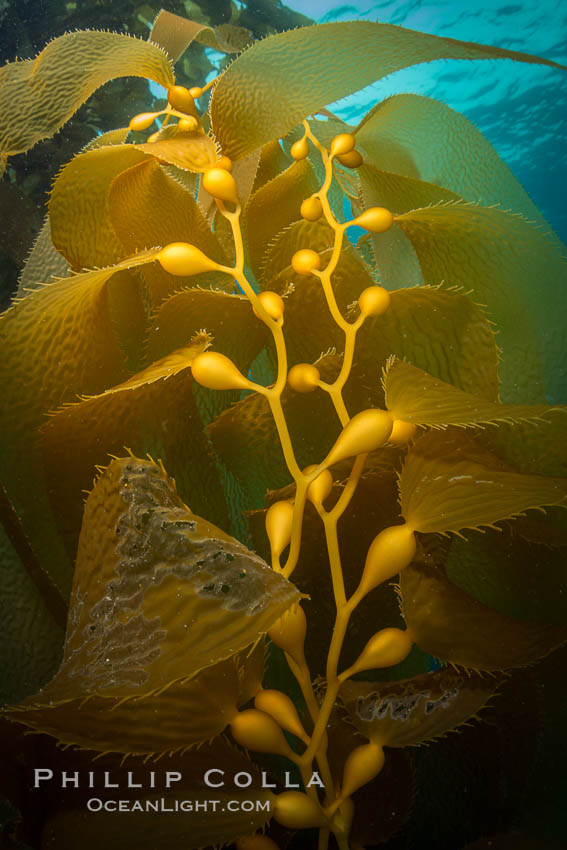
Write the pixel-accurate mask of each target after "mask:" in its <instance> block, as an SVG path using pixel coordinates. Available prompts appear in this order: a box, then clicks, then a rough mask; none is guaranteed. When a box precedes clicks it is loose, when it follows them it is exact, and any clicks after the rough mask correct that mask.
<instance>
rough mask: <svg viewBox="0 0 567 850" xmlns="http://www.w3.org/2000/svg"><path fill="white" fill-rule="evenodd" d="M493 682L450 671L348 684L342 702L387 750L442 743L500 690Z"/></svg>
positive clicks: (367, 735) (362, 731) (362, 730)
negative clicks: (450, 732)
mask: <svg viewBox="0 0 567 850" xmlns="http://www.w3.org/2000/svg"><path fill="white" fill-rule="evenodd" d="M498 684H499V682H498V680H497V679H495V678H494V677H490V678H488V677H487V678H483V677H482V676H479V675H478V674H477V675H475V674H472V673H467V675H466V676H465V675H463V674H462V673H458V672H455V671H454V670H450V669H441V670H437V671H435V672H434V673H424V674H422V675H421V676H416V677H414V678H413V679H404V680H402V681H400V682H383V683H380V682H345V684H344V685H343V686H342V688H341V700H342V702H343V703H344V705H345V708H346V710H347V712H348V716H349V718H350V720H351V721H352V723H353V724H354V725H355V727H356V729H357V730H358V731H359V732H360V734H361V735H364V737H365V738H368V739H369V740H370V741H374V742H375V743H379V744H382V745H384V746H387V747H410V746H415V745H416V744H421V743H423V742H424V741H430V740H432V739H433V738H438V737H439V736H440V735H444V734H446V733H447V732H449V731H451V730H452V729H456V728H457V727H458V726H460V725H461V724H462V723H465V722H466V721H467V720H468V719H469V718H471V717H472V716H473V715H475V714H476V713H477V711H479V710H480V709H481V708H482V707H483V706H484V705H486V703H487V702H488V700H489V699H490V697H491V696H492V695H493V694H494V692H495V690H496V688H497V687H498Z"/></svg>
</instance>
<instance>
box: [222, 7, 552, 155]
mask: <svg viewBox="0 0 567 850" xmlns="http://www.w3.org/2000/svg"><path fill="white" fill-rule="evenodd" d="M498 58H501V59H516V60H517V61H520V62H531V63H538V64H543V65H550V66H551V67H555V68H562V67H563V66H561V65H558V64H557V63H556V62H552V61H551V60H548V59H540V58H538V57H536V56H530V55H528V54H526V53H517V52H515V51H511V50H502V49H501V48H498V47H490V46H487V45H482V44H473V43H471V42H466V41H456V40H455V39H452V38H439V37H437V36H434V35H426V34H425V33H421V32H415V31H414V30H408V29H403V28H402V27H398V26H394V25H392V24H377V23H371V22H369V21H346V22H341V23H331V24H318V25H317V26H314V27H302V28H301V29H296V30H291V31H289V32H283V33H278V34H277V35H272V36H269V37H268V38H265V39H264V40H263V41H259V42H257V43H256V44H254V45H253V46H252V47H251V48H250V49H249V50H247V51H245V52H244V53H243V54H242V55H241V56H240V57H239V58H238V59H237V60H236V61H235V62H233V63H232V65H231V66H230V67H229V68H228V70H227V71H225V73H224V74H223V76H222V78H221V79H220V81H219V83H218V84H217V86H216V87H215V90H214V93H213V97H212V101H211V119H212V126H213V130H214V133H215V136H216V137H217V139H218V140H219V141H220V143H221V145H222V148H223V153H226V154H227V156H230V157H231V158H232V159H238V158H239V157H241V156H245V155H246V154H247V153H249V152H250V151H252V150H254V148H257V147H259V146H260V145H263V144H265V143H266V142H269V141H271V140H272V139H275V138H277V137H278V136H284V135H285V134H286V133H288V132H289V131H290V130H291V129H292V127H294V126H295V125H296V124H298V123H299V122H300V121H301V120H302V119H303V118H305V117H306V116H307V115H310V114H311V113H313V112H316V111H317V110H318V109H320V108H321V107H322V106H325V105H326V104H327V103H331V102H332V101H334V100H338V99H339V98H341V97H345V96H346V95H347V94H352V93H353V92H355V91H358V90H359V89H361V88H363V87H364V86H367V85H369V84H370V83H373V82H374V81H375V80H378V79H380V78H381V77H384V76H386V75H387V74H391V73H392V72H393V71H397V70H399V69H400V68H406V67H408V66H409V65H415V64H418V63H420V62H431V61H433V60H434V59H498ZM274 92H277V100H278V104H277V109H274Z"/></svg>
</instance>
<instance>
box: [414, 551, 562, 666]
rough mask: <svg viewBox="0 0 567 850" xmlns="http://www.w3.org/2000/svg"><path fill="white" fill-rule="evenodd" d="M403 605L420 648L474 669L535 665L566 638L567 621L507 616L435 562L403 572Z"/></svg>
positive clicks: (415, 563)
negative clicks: (462, 586)
mask: <svg viewBox="0 0 567 850" xmlns="http://www.w3.org/2000/svg"><path fill="white" fill-rule="evenodd" d="M400 591H401V607H402V613H403V615H404V619H405V621H406V623H407V627H408V629H411V632H412V635H413V637H414V639H415V642H416V643H417V645H418V646H419V647H421V649H423V650H425V651H426V652H429V653H430V654H431V655H433V656H435V657H436V658H440V659H442V660H443V661H449V662H452V663H453V664H457V665H459V666H463V667H467V668H471V669H473V670H486V671H494V670H506V669H511V668H515V667H524V666H526V665H528V664H533V663H534V662H536V661H539V660H540V658H544V657H545V656H546V655H549V653H550V652H553V650H554V649H557V647H559V646H561V645H562V644H563V643H564V642H565V641H566V640H567V629H566V628H565V626H564V625H562V626H553V625H547V624H545V623H534V622H531V621H525V620H519V619H516V618H514V617H508V616H505V615H504V614H501V613H500V612H499V611H494V610H493V609H492V608H489V607H488V606H487V605H483V604H482V602H479V601H478V600H477V599H475V598H474V597H472V596H469V594H468V593H465V592H464V591H463V590H461V589H460V588H459V587H457V586H456V585H454V584H453V583H452V582H451V581H449V579H448V578H447V576H446V575H445V574H444V573H443V572H442V570H441V569H440V568H439V567H437V566H436V565H435V564H433V563H418V562H414V563H413V564H411V565H410V566H409V567H407V569H405V570H402V572H401V574H400Z"/></svg>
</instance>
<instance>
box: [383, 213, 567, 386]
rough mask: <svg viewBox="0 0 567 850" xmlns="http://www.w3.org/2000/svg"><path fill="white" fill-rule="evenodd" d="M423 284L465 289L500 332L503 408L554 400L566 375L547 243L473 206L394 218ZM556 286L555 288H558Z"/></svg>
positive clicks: (562, 304)
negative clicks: (416, 259) (407, 241)
mask: <svg viewBox="0 0 567 850" xmlns="http://www.w3.org/2000/svg"><path fill="white" fill-rule="evenodd" d="M396 224H397V225H398V226H399V227H400V228H401V229H402V230H403V231H404V233H405V234H406V235H407V236H408V237H409V239H410V240H411V242H412V244H413V246H414V248H415V250H416V253H417V255H418V257H419V262H420V265H421V268H422V271H423V278H424V281H425V283H435V284H436V283H439V282H440V281H442V280H444V281H445V282H446V283H449V284H452V285H457V286H463V287H465V288H466V289H467V290H471V294H472V297H473V298H474V299H475V300H478V301H479V302H481V303H482V304H484V305H486V307H487V309H488V311H489V313H490V316H491V318H492V319H493V320H494V321H495V323H496V326H497V328H498V330H499V331H500V334H499V337H498V343H499V345H500V346H501V348H502V350H503V359H502V362H501V363H500V370H499V371H500V376H501V381H502V385H501V392H502V396H503V398H504V400H505V401H510V402H515V401H522V402H532V403H537V402H541V401H542V400H544V399H545V398H546V393H547V395H548V397H550V398H551V399H553V400H555V399H557V400H558V401H559V400H560V399H561V396H562V395H563V394H564V387H563V382H564V375H565V371H566V370H567V362H566V357H567V355H566V353H565V350H564V349H565V346H564V345H563V335H562V325H563V316H565V314H566V311H567V289H566V287H565V286H563V285H561V283H562V281H564V279H565V275H566V271H567V265H566V263H565V260H564V258H563V256H562V254H561V252H560V250H559V249H558V247H557V245H556V243H555V241H553V240H550V239H548V238H547V237H546V236H545V234H544V233H542V231H541V230H539V229H538V228H536V227H534V226H533V225H531V224H530V223H529V222H527V221H525V220H524V219H522V218H521V217H519V216H517V215H512V214H510V213H507V212H505V211H503V210H499V209H494V208H492V207H480V206H475V205H473V204H447V205H442V206H437V207H428V208H426V209H416V210H413V211H412V212H408V213H405V214H404V215H401V216H398V217H397V219H396ZM560 282H561V283H560Z"/></svg>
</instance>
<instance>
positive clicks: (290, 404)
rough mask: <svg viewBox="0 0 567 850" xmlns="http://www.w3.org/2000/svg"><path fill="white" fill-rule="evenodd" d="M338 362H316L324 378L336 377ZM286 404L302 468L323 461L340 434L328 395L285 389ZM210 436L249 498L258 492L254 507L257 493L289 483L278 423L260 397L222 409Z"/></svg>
mask: <svg viewBox="0 0 567 850" xmlns="http://www.w3.org/2000/svg"><path fill="white" fill-rule="evenodd" d="M337 359H338V358H333V357H330V358H329V359H328V361H327V363H325V362H322V361H319V362H318V363H317V368H318V369H319V370H320V372H321V376H322V378H323V380H330V379H331V375H332V376H333V377H335V376H336V374H337V372H338V364H337V363H336V360H337ZM333 360H334V361H335V362H332V361H333ZM282 405H283V409H284V413H285V416H286V420H287V422H288V426H289V430H290V434H291V439H292V442H293V445H294V446H295V450H296V452H297V459H298V463H299V465H300V466H307V464H310V463H313V462H314V460H316V461H317V462H318V461H320V460H322V459H323V458H324V457H325V455H326V454H327V452H328V451H329V449H330V448H331V446H332V445H333V443H334V441H335V440H336V438H337V436H338V434H339V432H340V425H339V420H338V417H337V415H336V412H335V410H334V408H333V405H332V403H331V401H330V399H329V396H328V395H327V394H326V393H323V391H322V390H316V391H315V392H314V393H310V394H309V395H308V396H305V395H303V394H301V393H296V392H294V391H293V390H292V389H290V388H289V387H287V388H286V389H284V391H283V393H282ZM207 433H208V434H209V435H210V438H211V441H212V444H213V446H214V448H215V451H216V452H217V453H218V454H219V456H220V457H221V459H222V461H223V463H224V464H225V465H226V466H227V467H228V468H229V469H230V470H231V472H232V473H233V474H234V475H236V477H237V478H238V479H239V480H240V482H241V484H242V486H243V487H244V488H246V490H247V491H248V492H249V493H250V495H251V496H252V494H253V493H256V496H255V497H254V496H253V498H254V499H255V503H256V504H258V494H261V493H265V491H266V490H267V489H273V488H274V487H283V486H285V485H286V484H287V483H289V480H290V475H289V471H288V469H287V466H286V464H285V462H284V457H283V452H282V450H281V448H280V444H279V440H278V436H277V430H276V427H275V425H274V420H273V417H272V414H271V412H270V408H269V406H268V402H267V401H266V398H265V397H264V396H263V395H261V394H260V393H250V395H248V396H246V398H244V399H243V400H241V401H238V402H237V403H236V404H233V405H232V407H230V408H228V409H227V410H224V411H223V412H222V413H221V414H220V416H219V417H218V418H217V419H215V421H214V422H212V423H211V424H210V425H209V426H208V428H207Z"/></svg>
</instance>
